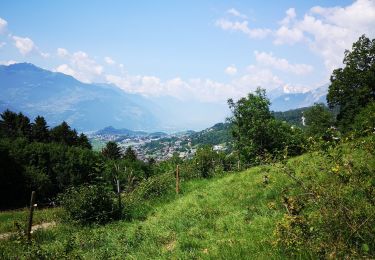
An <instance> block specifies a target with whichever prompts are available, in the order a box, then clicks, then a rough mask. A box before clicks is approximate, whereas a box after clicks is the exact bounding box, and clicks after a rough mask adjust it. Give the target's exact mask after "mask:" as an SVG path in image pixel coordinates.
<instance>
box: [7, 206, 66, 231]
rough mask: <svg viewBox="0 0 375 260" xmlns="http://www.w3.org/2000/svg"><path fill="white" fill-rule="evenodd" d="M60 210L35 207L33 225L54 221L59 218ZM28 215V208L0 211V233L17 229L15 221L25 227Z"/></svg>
mask: <svg viewBox="0 0 375 260" xmlns="http://www.w3.org/2000/svg"><path fill="white" fill-rule="evenodd" d="M60 212H61V209H60V208H48V209H38V208H36V209H35V210H34V215H33V225H36V224H41V223H45V222H52V221H56V220H58V219H59V214H60ZM28 216H29V209H28V208H24V209H19V210H9V211H3V212H0V233H5V232H15V231H17V228H16V225H15V223H18V224H19V225H20V226H21V227H22V228H26V225H27V221H28Z"/></svg>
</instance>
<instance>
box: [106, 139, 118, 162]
mask: <svg viewBox="0 0 375 260" xmlns="http://www.w3.org/2000/svg"><path fill="white" fill-rule="evenodd" d="M102 154H103V155H104V157H106V158H108V159H111V160H117V159H120V158H121V148H120V147H119V146H118V145H117V143H116V142H112V141H110V142H108V143H107V144H106V146H105V147H104V148H103V149H102Z"/></svg>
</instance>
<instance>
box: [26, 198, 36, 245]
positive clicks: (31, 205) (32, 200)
mask: <svg viewBox="0 0 375 260" xmlns="http://www.w3.org/2000/svg"><path fill="white" fill-rule="evenodd" d="M34 203H35V191H32V192H31V200H30V213H29V223H28V225H27V240H28V241H30V239H31V227H32V225H33V213H34Z"/></svg>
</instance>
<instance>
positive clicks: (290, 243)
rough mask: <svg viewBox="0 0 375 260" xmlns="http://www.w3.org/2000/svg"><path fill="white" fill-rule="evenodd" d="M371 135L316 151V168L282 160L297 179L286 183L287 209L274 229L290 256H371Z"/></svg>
mask: <svg viewBox="0 0 375 260" xmlns="http://www.w3.org/2000/svg"><path fill="white" fill-rule="evenodd" d="M374 142H375V140H374V137H373V136H372V137H370V138H368V139H363V140H358V141H355V142H352V143H348V144H342V145H339V146H337V147H336V148H333V149H329V150H327V151H326V152H324V151H321V152H319V153H318V154H314V157H316V159H315V158H311V159H310V163H314V162H318V163H319V166H318V167H319V168H320V171H311V170H310V168H309V166H308V165H304V164H301V165H298V166H297V167H298V168H297V169H298V170H297V171H296V170H295V167H296V166H294V167H293V166H292V165H291V164H284V165H282V166H281V170H282V172H284V174H287V175H288V176H289V177H292V179H293V180H294V181H295V182H294V184H292V185H290V186H289V187H285V188H284V195H283V198H284V205H285V207H286V209H287V214H286V215H285V216H284V218H283V219H282V220H281V221H280V222H279V224H278V226H277V228H276V233H275V234H276V236H277V243H278V244H279V245H280V246H282V248H284V249H285V250H286V251H287V252H288V253H289V254H291V255H294V256H296V255H300V254H303V253H306V252H310V253H311V254H312V255H317V256H319V258H327V257H330V258H343V257H348V258H361V257H370V258H371V257H373V256H374V255H375V243H374V241H375V240H374V231H375V230H374V227H375V219H374V216H375V201H374V197H375V196H374V195H375V177H374V174H373V173H374V171H375V163H374V151H375V150H374Z"/></svg>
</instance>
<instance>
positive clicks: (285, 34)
mask: <svg viewBox="0 0 375 260" xmlns="http://www.w3.org/2000/svg"><path fill="white" fill-rule="evenodd" d="M303 39H304V35H303V31H302V30H301V29H299V28H289V27H287V26H285V25H283V26H281V27H280V28H279V29H278V30H277V31H276V32H275V40H274V41H273V43H274V44H276V45H281V44H290V45H293V44H295V43H297V42H300V41H302V40H303Z"/></svg>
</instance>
